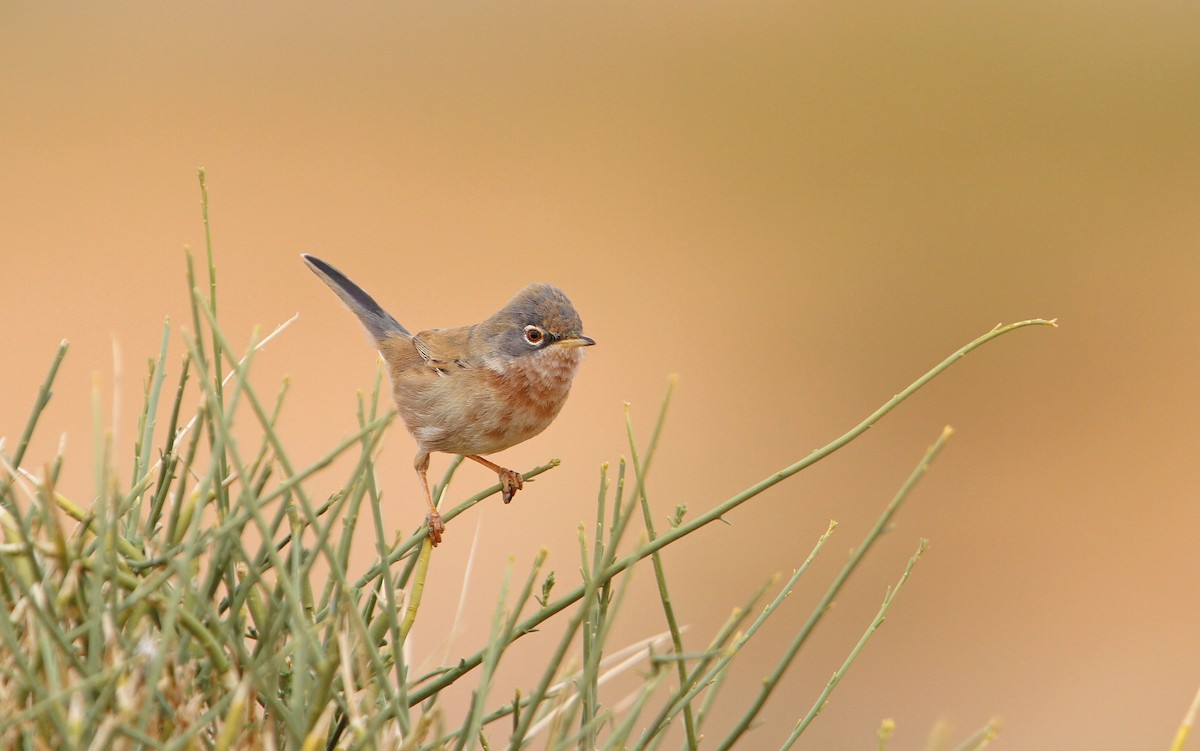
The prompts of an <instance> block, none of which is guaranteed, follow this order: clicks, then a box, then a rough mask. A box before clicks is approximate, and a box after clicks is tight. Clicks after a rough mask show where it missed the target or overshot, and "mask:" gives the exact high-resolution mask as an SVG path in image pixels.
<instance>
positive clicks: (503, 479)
mask: <svg viewBox="0 0 1200 751" xmlns="http://www.w3.org/2000/svg"><path fill="white" fill-rule="evenodd" d="M497 474H499V475H500V493H501V497H502V498H503V499H504V502H505V503H508V502H509V501H511V500H512V499H513V496H514V495H516V494H517V491H518V490H520V489H521V488H523V487H525V478H523V477H521V473H520V472H514V471H513V470H511V469H502V470H501V471H500V472H498V473H497Z"/></svg>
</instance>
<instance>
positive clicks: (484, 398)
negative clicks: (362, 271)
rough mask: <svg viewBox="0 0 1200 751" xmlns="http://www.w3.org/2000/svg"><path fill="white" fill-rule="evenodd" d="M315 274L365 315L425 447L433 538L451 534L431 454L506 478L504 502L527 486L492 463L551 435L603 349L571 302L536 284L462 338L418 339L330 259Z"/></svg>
mask: <svg viewBox="0 0 1200 751" xmlns="http://www.w3.org/2000/svg"><path fill="white" fill-rule="evenodd" d="M301 257H302V258H303V259H304V262H305V263H306V264H308V267H309V268H310V269H312V270H313V273H315V274H316V275H317V276H319V277H320V278H321V281H323V282H325V283H326V284H328V285H329V288H330V289H332V290H333V291H334V293H335V294H336V295H337V296H338V297H339V298H341V300H342V302H343V303H345V304H346V307H348V308H350V310H351V311H352V312H353V313H354V315H356V316H358V320H359V321H360V322H362V325H363V326H364V327H365V328H366V329H367V332H368V333H369V334H370V335H371V337H372V338H373V339H374V340H375V344H376V345H377V346H378V347H379V354H380V355H381V356H382V357H383V359H384V361H385V362H386V363H387V367H388V373H389V375H390V376H391V381H392V398H393V399H394V400H395V402H396V407H397V409H398V410H399V412H400V417H401V418H402V419H403V420H404V424H405V426H407V427H408V432H409V433H411V434H412V436H413V438H415V439H416V441H417V457H416V460H415V461H414V462H413V465H414V466H415V467H416V470H417V476H418V477H420V478H421V487H422V489H423V490H424V491H425V501H426V503H427V504H428V506H429V516H428V517H426V523H427V524H428V526H429V539H430V541H431V542H432V543H433V544H434V545H437V544H438V543H439V542H441V540H442V532H444V531H445V529H446V526H445V524H443V522H442V517H441V514H439V513H438V510H437V507H436V506H435V505H434V504H433V496H432V495H431V494H430V492H429V480H428V478H427V477H426V472H427V471H428V470H429V455H430V453H432V452H434V451H442V452H445V453H448V454H462V455H463V456H465V457H466V458H468V459H472V460H474V461H476V462H479V463H480V464H482V465H483V466H485V467H487V468H488V469H490V470H492V471H493V472H495V473H496V475H497V476H498V477H499V478H500V485H501V488H502V491H503V497H504V502H505V503H508V502H509V501H511V500H512V498H513V496H514V495H515V494H516V492H517V491H518V490H520V489H521V487H522V486H523V485H524V480H523V479H522V477H521V475H520V473H518V472H514V471H513V470H511V469H505V468H504V467H501V466H500V465H498V464H494V463H493V462H490V461H488V460H487V459H485V458H484V454H494V453H496V452H497V451H503V450H504V449H506V448H509V447H510V446H515V445H517V444H518V443H520V442H522V441H525V440H528V439H530V438H532V437H534V436H535V435H537V434H538V433H541V432H542V431H543V430H545V429H546V427H547V426H549V425H550V423H551V422H553V421H554V418H555V417H556V416H557V415H558V412H559V410H561V409H562V406H563V404H564V403H565V402H566V400H567V393H568V392H569V391H570V390H571V381H572V379H574V377H575V371H576V370H577V369H578V367H579V363H580V362H581V361H582V360H583V351H582V349H580V348H581V347H587V346H591V345H593V344H595V343H596V342H595V341H594V340H593V339H591V338H590V337H587V336H584V335H583V323H582V322H581V321H580V320H579V314H578V313H576V312H575V308H574V306H572V305H571V301H570V300H568V299H567V296H566V295H564V294H563V293H562V291H561V290H559V289H558V288H557V287H554V286H551V285H549V284H531V285H529V286H528V287H526V288H525V289H523V290H521V291H520V292H518V293H517V294H516V296H514V297H513V298H512V299H511V300H509V301H508V304H507V305H505V306H504V307H503V308H501V309H500V310H499V311H497V312H496V313H495V314H494V315H492V316H491V317H489V318H487V319H486V320H484V321H482V322H480V323H476V324H472V325H470V326H460V327H458V328H453V329H429V330H428V331H421V332H419V333H417V334H412V333H409V331H408V329H406V328H404V327H403V326H401V325H400V324H399V322H397V321H396V319H395V318H392V316H391V315H389V314H388V313H387V311H385V310H384V309H383V308H381V307H380V306H379V303H377V302H375V300H374V299H373V298H372V297H371V296H370V295H368V294H367V293H366V292H364V291H363V290H362V288H360V287H359V286H358V285H357V284H355V283H354V282H352V281H350V280H349V279H347V278H346V276H345V275H344V274H342V272H340V271H338V270H337V269H335V268H334V267H333V266H330V265H329V264H328V263H326V262H324V261H322V260H321V259H320V258H316V257H314V256H311V255H308V254H303V255H302V256H301Z"/></svg>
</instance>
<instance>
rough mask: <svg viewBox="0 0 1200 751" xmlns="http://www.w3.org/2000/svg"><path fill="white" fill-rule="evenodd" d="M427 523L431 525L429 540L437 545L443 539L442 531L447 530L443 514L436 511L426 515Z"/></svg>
mask: <svg viewBox="0 0 1200 751" xmlns="http://www.w3.org/2000/svg"><path fill="white" fill-rule="evenodd" d="M425 524H426V526H428V527H429V541H430V542H431V543H433V547H435V548H436V547H437V546H438V543H439V542H441V541H442V533H443V532H445V531H446V525H445V523H444V522H443V521H442V515H441V514H439V513H437V512H436V511H435V512H433V513H431V514H428V515H426V516H425Z"/></svg>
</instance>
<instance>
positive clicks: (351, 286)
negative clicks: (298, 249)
mask: <svg viewBox="0 0 1200 751" xmlns="http://www.w3.org/2000/svg"><path fill="white" fill-rule="evenodd" d="M300 257H301V258H303V259H304V262H305V263H307V264H308V267H309V268H310V269H312V270H313V273H314V274H316V275H317V276H319V277H321V281H323V282H325V283H326V284H328V285H329V288H330V289H331V290H333V291H334V294H336V295H337V296H338V297H340V298H341V300H342V302H344V303H345V304H346V307H347V308H350V310H351V311H352V312H353V313H354V315H356V316H358V320H359V321H362V325H363V326H365V327H366V329H367V331H368V332H369V333H370V334H371V336H372V337H373V338H374V339H375V341H376V342H377V343H382V342H383V340H385V339H387V338H388V337H389V336H392V335H395V334H402V335H404V336H412V335H411V334H409V333H408V329H406V328H404V327H403V326H401V325H400V323H399V322H398V321H397V320H396V319H395V318H392V316H391V314H389V313H388V312H387V311H386V310H384V309H383V308H381V307H379V303H377V302H375V299H374V298H373V297H371V296H370V295H368V294H367V293H366V292H363V290H362V288H361V287H359V286H358V285H357V284H355V283H354V282H352V281H350V280H349V279H347V278H346V275H345V274H343V273H342V272H340V271H338V270H337V269H335V268H334V267H332V266H330V265H329V264H327V263H325V262H324V261H322V260H321V259H320V258H317V257H316V256H310V255H309V254H307V253H301V254H300Z"/></svg>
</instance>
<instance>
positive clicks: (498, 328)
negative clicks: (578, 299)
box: [476, 284, 596, 364]
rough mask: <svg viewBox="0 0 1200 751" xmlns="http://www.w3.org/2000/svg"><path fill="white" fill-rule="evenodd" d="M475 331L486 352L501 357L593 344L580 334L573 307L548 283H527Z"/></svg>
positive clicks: (515, 357)
mask: <svg viewBox="0 0 1200 751" xmlns="http://www.w3.org/2000/svg"><path fill="white" fill-rule="evenodd" d="M476 333H477V335H479V336H481V337H482V338H483V340H484V342H485V348H486V351H487V352H489V353H495V356H499V357H500V358H501V359H503V360H514V359H517V358H519V357H527V356H530V355H534V354H537V353H540V352H549V351H554V350H558V351H562V350H564V349H574V348H576V347H588V346H591V345H593V344H595V343H596V341H595V340H594V339H592V338H591V337H588V336H584V335H583V322H582V321H581V320H580V319H579V314H578V313H576V312H575V306H574V305H572V304H571V301H570V300H569V299H567V296H566V295H565V294H563V291H562V290H560V289H559V288H558V287H555V286H553V285H551V284H531V285H529V286H528V287H526V288H525V289H523V290H521V291H520V292H518V293H517V294H516V295H514V296H513V299H511V300H509V301H508V304H507V305H505V306H504V307H503V308H501V309H500V310H499V311H497V312H496V314H495V315H493V316H491V317H490V318H488V319H487V320H485V321H483V322H482V323H480V324H479V327H478V329H477V332H476ZM489 364H493V363H489Z"/></svg>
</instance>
